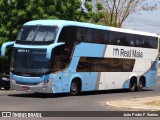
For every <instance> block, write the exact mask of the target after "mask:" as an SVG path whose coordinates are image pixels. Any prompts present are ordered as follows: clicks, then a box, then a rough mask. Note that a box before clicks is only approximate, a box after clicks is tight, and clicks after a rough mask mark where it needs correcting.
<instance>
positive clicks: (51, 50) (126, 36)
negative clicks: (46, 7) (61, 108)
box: [1, 20, 158, 95]
mask: <svg viewBox="0 0 160 120" xmlns="http://www.w3.org/2000/svg"><path fill="white" fill-rule="evenodd" d="M9 45H13V51H12V60H11V66H10V79H11V89H13V90H17V91H30V92H34V93H53V94H54V93H70V94H71V95H78V94H80V93H81V92H83V91H97V90H110V89H128V90H129V91H132V92H133V91H137V90H142V89H143V88H144V87H151V86H154V85H155V84H156V81H157V80H158V77H157V72H158V35H156V34H154V33H147V32H140V31H135V30H129V29H122V28H114V27H109V26H101V25H95V24H90V23H82V22H76V21H65V20H34V21H29V22H27V23H25V24H24V25H23V26H22V28H21V30H20V32H19V34H18V35H17V38H16V40H15V41H14V42H9V43H4V44H3V45H2V48H1V54H2V55H3V56H4V55H5V49H6V47H7V46H9Z"/></svg>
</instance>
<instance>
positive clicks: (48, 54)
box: [46, 42, 65, 59]
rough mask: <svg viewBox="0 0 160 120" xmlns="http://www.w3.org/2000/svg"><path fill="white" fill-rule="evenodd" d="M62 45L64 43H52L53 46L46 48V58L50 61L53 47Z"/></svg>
mask: <svg viewBox="0 0 160 120" xmlns="http://www.w3.org/2000/svg"><path fill="white" fill-rule="evenodd" d="M64 44H65V42H60V43H54V44H51V45H49V46H48V48H47V53H46V58H47V59H50V58H51V54H52V50H53V49H54V48H55V47H57V46H60V45H64Z"/></svg>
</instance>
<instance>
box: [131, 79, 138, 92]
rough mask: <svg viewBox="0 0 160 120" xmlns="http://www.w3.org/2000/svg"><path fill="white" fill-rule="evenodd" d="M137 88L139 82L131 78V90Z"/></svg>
mask: <svg viewBox="0 0 160 120" xmlns="http://www.w3.org/2000/svg"><path fill="white" fill-rule="evenodd" d="M136 88H137V83H136V81H135V80H132V79H131V80H130V84H129V91H130V92H135V91H136Z"/></svg>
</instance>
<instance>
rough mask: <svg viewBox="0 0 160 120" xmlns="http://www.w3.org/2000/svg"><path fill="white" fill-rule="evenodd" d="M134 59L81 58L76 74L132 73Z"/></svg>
mask: <svg viewBox="0 0 160 120" xmlns="http://www.w3.org/2000/svg"><path fill="white" fill-rule="evenodd" d="M134 63H135V60H134V59H120V58H96V57H81V58H80V60H79V63H78V66H77V72H132V70H133V67H134Z"/></svg>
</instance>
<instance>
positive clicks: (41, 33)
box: [16, 26, 57, 42]
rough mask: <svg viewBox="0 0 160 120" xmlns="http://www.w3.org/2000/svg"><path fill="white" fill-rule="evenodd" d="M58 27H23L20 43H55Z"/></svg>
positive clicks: (19, 38)
mask: <svg viewBox="0 0 160 120" xmlns="http://www.w3.org/2000/svg"><path fill="white" fill-rule="evenodd" d="M56 31H57V27H53V26H23V27H22V29H21V30H20V32H19V34H18V36H17V39H16V40H20V41H35V42H36V41H37V42H38V41H39V42H42V41H54V39H55V37H56Z"/></svg>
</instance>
